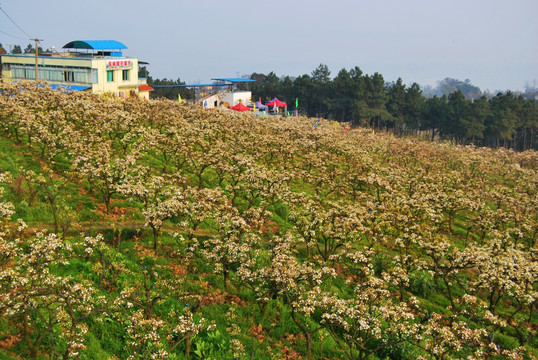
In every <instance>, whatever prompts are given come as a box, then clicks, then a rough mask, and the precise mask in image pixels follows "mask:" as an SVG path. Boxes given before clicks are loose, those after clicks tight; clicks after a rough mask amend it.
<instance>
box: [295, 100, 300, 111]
mask: <svg viewBox="0 0 538 360" xmlns="http://www.w3.org/2000/svg"><path fill="white" fill-rule="evenodd" d="M298 107H299V98H295V108H296V109H297V108H298Z"/></svg>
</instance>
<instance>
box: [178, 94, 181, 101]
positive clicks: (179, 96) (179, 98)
mask: <svg viewBox="0 0 538 360" xmlns="http://www.w3.org/2000/svg"><path fill="white" fill-rule="evenodd" d="M177 101H179V102H181V94H180V93H177Z"/></svg>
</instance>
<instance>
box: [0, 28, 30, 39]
mask: <svg viewBox="0 0 538 360" xmlns="http://www.w3.org/2000/svg"><path fill="white" fill-rule="evenodd" d="M0 33H2V34H4V35H7V36H10V37H12V38H14V39H18V40H27V39H24V38H21V37H18V36H15V35H11V34H8V33H7V32H5V31H2V30H0Z"/></svg>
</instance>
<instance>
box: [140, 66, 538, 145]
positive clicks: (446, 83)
mask: <svg viewBox="0 0 538 360" xmlns="http://www.w3.org/2000/svg"><path fill="white" fill-rule="evenodd" d="M143 70H144V71H146V75H147V76H148V83H150V84H155V85H157V84H158V85H165V84H184V83H183V82H181V80H180V79H179V78H178V79H177V80H167V79H162V80H161V79H152V78H151V76H149V73H147V70H145V69H143ZM243 77H245V78H250V79H253V80H256V82H254V83H247V84H243V85H241V89H243V90H250V91H252V97H253V98H254V99H259V98H260V99H261V100H262V102H265V101H267V100H270V99H272V98H274V97H278V98H279V99H280V100H282V101H284V102H286V103H287V104H288V110H295V103H296V99H297V102H298V110H299V112H300V113H301V114H303V115H307V116H310V117H322V118H326V119H331V120H336V121H340V122H349V123H351V124H352V125H354V126H362V127H370V128H373V129H383V130H387V131H391V132H393V133H394V134H396V135H402V136H405V135H417V134H419V133H420V134H421V135H422V136H425V135H426V134H428V135H427V136H428V137H429V138H431V139H432V140H434V139H446V140H451V141H454V142H455V143H458V144H462V145H470V144H473V145H477V146H487V147H501V146H502V147H506V148H511V149H514V150H517V151H524V150H529V149H534V150H538V139H537V130H538V103H537V101H536V99H537V98H538V92H537V90H536V86H535V85H527V86H526V91H525V92H524V93H520V94H518V93H514V92H512V91H506V92H495V93H488V92H486V93H484V92H482V91H481V90H480V88H479V87H477V86H474V85H472V84H471V82H470V81H469V80H465V81H460V80H456V79H451V78H446V79H444V80H442V81H439V82H438V84H437V86H436V87H431V86H430V87H426V88H422V87H421V86H420V85H418V84H417V83H413V84H412V85H410V86H406V85H405V84H404V83H403V80H402V79H401V78H399V79H398V80H397V81H396V82H390V83H388V82H386V81H385V80H384V78H383V76H382V75H381V74H379V73H375V74H373V75H367V74H364V73H363V72H362V71H361V69H360V68H359V67H354V68H353V69H350V70H346V69H342V70H340V72H338V75H336V77H334V78H331V72H330V71H329V69H328V67H327V66H326V65H324V64H320V65H319V66H318V67H317V68H316V69H315V70H314V71H313V72H312V73H311V74H310V75H307V74H305V75H301V76H299V77H295V78H293V77H290V76H283V77H280V78H279V77H278V76H277V75H276V74H275V73H274V72H270V73H269V74H267V75H265V74H260V73H253V74H251V75H244V76H243ZM177 93H178V90H177V88H175V89H173V88H172V89H170V88H159V89H156V91H155V92H154V93H153V94H152V96H154V97H168V98H170V99H174V98H177ZM181 96H182V98H184V99H185V98H191V97H192V96H190V94H189V90H187V89H182V90H181Z"/></svg>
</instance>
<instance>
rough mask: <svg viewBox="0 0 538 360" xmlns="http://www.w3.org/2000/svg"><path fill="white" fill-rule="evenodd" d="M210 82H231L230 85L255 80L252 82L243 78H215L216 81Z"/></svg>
mask: <svg viewBox="0 0 538 360" xmlns="http://www.w3.org/2000/svg"><path fill="white" fill-rule="evenodd" d="M211 80H216V81H228V82H231V83H240V82H252V81H256V80H252V79H244V78H217V79H211Z"/></svg>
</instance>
